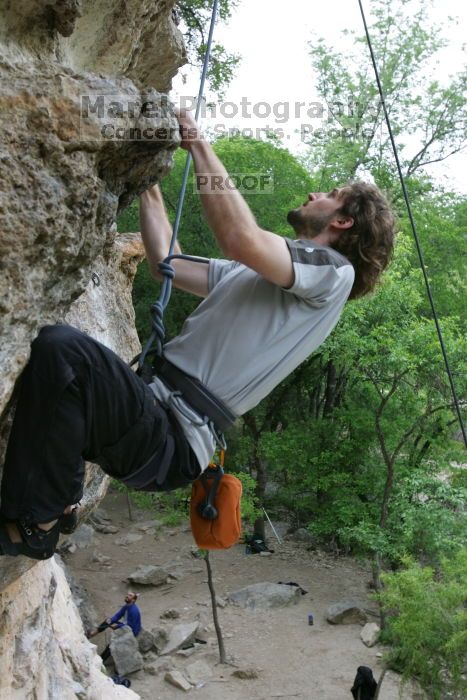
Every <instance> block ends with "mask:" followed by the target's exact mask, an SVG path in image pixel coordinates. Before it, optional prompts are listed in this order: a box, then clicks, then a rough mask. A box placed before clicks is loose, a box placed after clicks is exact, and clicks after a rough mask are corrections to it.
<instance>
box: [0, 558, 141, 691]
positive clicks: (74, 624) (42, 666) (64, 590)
mask: <svg viewBox="0 0 467 700" xmlns="http://www.w3.org/2000/svg"><path fill="white" fill-rule="evenodd" d="M0 609H1V611H2V613H1V618H0V700H28V699H29V698H31V699H32V698H34V700H75V699H76V698H79V700H106V699H107V698H108V699H109V700H110V699H112V700H120V699H121V700H132V699H134V700H137V698H138V697H139V695H137V694H136V693H133V692H132V691H131V690H127V689H126V688H124V687H123V686H118V685H114V683H113V681H112V680H111V678H109V677H108V676H106V675H104V674H103V673H102V671H101V665H102V664H101V659H100V657H99V656H98V655H97V653H96V647H95V646H94V645H93V644H91V643H90V642H88V640H87V639H86V637H85V635H84V630H83V626H82V623H81V620H80V618H79V615H78V611H77V608H76V606H75V604H74V602H73V600H72V598H71V596H70V589H69V587H68V583H67V581H66V578H65V574H64V572H63V570H62V569H61V567H60V565H59V563H58V562H57V561H55V560H54V559H52V560H49V561H46V562H39V563H38V564H37V565H36V566H35V567H34V569H33V572H29V573H26V574H24V575H23V576H20V577H19V578H18V579H17V580H16V581H15V583H14V584H12V585H11V586H9V587H8V589H6V590H4V591H2V592H1V593H0Z"/></svg>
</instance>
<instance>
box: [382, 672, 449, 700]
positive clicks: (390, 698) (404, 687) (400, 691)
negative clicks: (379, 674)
mask: <svg viewBox="0 0 467 700" xmlns="http://www.w3.org/2000/svg"><path fill="white" fill-rule="evenodd" d="M378 700H430V698H429V697H428V696H427V695H426V693H425V692H424V691H423V690H422V688H421V687H420V686H419V684H418V683H417V682H416V681H414V680H413V679H410V678H409V679H407V680H404V679H403V678H402V676H401V675H399V674H398V673H395V672H394V671H386V673H385V675H384V678H383V682H382V684H381V689H380V692H379V696H378ZM445 700H447V697H446V699H445Z"/></svg>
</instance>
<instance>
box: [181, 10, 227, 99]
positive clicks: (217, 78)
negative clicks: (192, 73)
mask: <svg viewBox="0 0 467 700" xmlns="http://www.w3.org/2000/svg"><path fill="white" fill-rule="evenodd" d="M237 5H238V0H220V2H219V10H218V16H219V18H220V19H221V20H223V21H224V22H226V21H227V20H228V19H229V18H230V16H231V14H232V11H233V10H234V9H235V7H236V6H237ZM211 9H212V0H179V2H178V3H177V6H176V10H175V17H176V18H177V19H179V20H180V21H181V29H182V32H183V35H184V37H185V43H186V47H187V53H188V62H189V65H191V66H196V67H201V65H202V63H203V60H204V54H205V53H206V47H207V37H208V32H209V23H210V19H211ZM239 62H240V56H239V55H238V54H234V53H228V52H227V51H226V50H225V48H224V47H223V46H222V45H221V44H218V43H216V42H214V43H213V45H212V48H211V57H210V62H209V68H208V80H209V83H210V86H211V89H212V90H213V91H214V92H216V93H217V94H218V96H219V97H222V95H223V92H224V90H225V88H226V87H227V85H228V84H229V82H230V81H231V80H232V77H233V74H234V72H235V68H236V66H237V65H238V63H239Z"/></svg>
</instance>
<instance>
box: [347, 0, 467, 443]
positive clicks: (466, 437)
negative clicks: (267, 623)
mask: <svg viewBox="0 0 467 700" xmlns="http://www.w3.org/2000/svg"><path fill="white" fill-rule="evenodd" d="M358 4H359V6H360V12H361V15H362V20H363V26H364V27H365V35H366V40H367V44H368V48H369V50H370V55H371V62H372V64H373V70H374V72H375V77H376V83H377V85H378V91H379V96H380V99H381V104H382V107H383V111H384V118H385V120H386V126H387V129H388V133H389V139H390V141H391V146H392V150H393V153H394V159H395V161H396V166H397V171H398V173H399V180H400V183H401V187H402V192H403V195H404V200H405V205H406V207H407V213H408V215H409V220H410V225H411V227H412V232H413V236H414V239H415V245H416V247H417V253H418V257H419V260H420V267H421V268H422V272H423V278H424V280H425V287H426V291H427V294H428V299H429V300H430V306H431V311H432V314H433V319H434V322H435V326H436V331H437V333H438V339H439V344H440V346H441V352H442V354H443V358H444V364H445V366H446V372H447V375H448V378H449V384H450V387H451V393H452V398H453V402H454V406H455V409H456V413H457V417H458V419H459V425H460V427H461V431H462V436H463V438H464V444H465V446H466V447H467V435H466V431H465V426H464V422H463V420H462V413H461V410H460V405H459V400H458V398H457V392H456V387H455V385H454V380H453V377H452V373H451V368H450V365H449V359H448V355H447V352H446V346H445V344H444V339H443V334H442V331H441V326H440V323H439V319H438V314H437V312H436V308H435V303H434V300H433V295H432V292H431V287H430V281H429V279H428V273H427V270H426V266H425V261H424V258H423V253H422V248H421V245H420V240H419V238H418V234H417V228H416V226H415V220H414V217H413V214H412V207H411V205H410V200H409V195H408V192H407V187H406V185H405V179H404V176H403V174H402V168H401V164H400V161H399V155H398V152H397V147H396V142H395V140H394V135H393V131H392V128H391V122H390V120H389V113H388V110H387V107H386V101H385V99H384V92H383V87H382V85H381V79H380V77H379V71H378V67H377V65H376V59H375V54H374V51H373V45H372V43H371V37H370V32H369V30H368V25H367V22H366V17H365V12H364V10H363V5H362V1H361V0H358Z"/></svg>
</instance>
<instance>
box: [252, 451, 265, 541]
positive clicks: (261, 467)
mask: <svg viewBox="0 0 467 700" xmlns="http://www.w3.org/2000/svg"><path fill="white" fill-rule="evenodd" d="M255 469H256V487H255V496H256V498H257V499H258V504H259V507H260V508H263V507H264V496H265V493H266V485H267V483H268V475H267V468H266V462H265V461H264V460H263V459H261V457H259V456H258V455H257V454H255ZM265 526H266V523H265V520H264V517H263V515H260V516H259V517H258V518H256V520H255V525H254V530H255V534H257V535H259V536H260V537H262V539H263V540H266V532H265Z"/></svg>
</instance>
